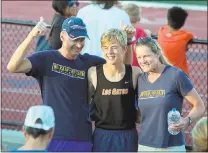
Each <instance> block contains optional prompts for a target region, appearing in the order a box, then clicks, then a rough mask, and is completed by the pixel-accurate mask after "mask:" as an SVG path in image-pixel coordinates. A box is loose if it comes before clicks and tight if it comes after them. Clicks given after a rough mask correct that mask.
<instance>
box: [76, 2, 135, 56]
mask: <svg viewBox="0 0 208 153" xmlns="http://www.w3.org/2000/svg"><path fill="white" fill-rule="evenodd" d="M117 5H118V2H117V0H112V1H104V0H96V1H92V4H89V5H87V6H85V7H83V8H81V9H80V10H79V12H78V14H77V17H80V18H81V19H83V21H84V23H85V24H86V27H87V31H88V34H89V37H90V40H86V45H85V47H84V48H83V52H82V53H89V54H91V55H97V56H99V57H103V55H102V50H101V44H100V38H101V35H102V34H103V33H104V32H105V31H107V30H109V29H112V28H118V29H121V26H120V22H121V21H123V22H124V24H126V25H130V24H131V23H130V18H129V16H128V14H127V13H126V12H125V11H124V10H122V9H121V8H119V7H118V6H117Z"/></svg>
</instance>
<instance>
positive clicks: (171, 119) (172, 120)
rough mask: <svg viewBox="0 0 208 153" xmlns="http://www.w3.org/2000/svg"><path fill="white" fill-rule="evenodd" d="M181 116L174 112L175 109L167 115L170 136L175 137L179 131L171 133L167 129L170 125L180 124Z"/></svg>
mask: <svg viewBox="0 0 208 153" xmlns="http://www.w3.org/2000/svg"><path fill="white" fill-rule="evenodd" d="M180 118H181V114H180V112H179V111H177V110H176V108H173V109H172V110H171V111H170V112H169V113H168V132H169V133H170V134H172V135H177V134H178V133H179V132H180V131H173V130H171V129H169V126H170V125H172V124H178V123H179V122H180Z"/></svg>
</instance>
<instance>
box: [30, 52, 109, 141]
mask: <svg viewBox="0 0 208 153" xmlns="http://www.w3.org/2000/svg"><path fill="white" fill-rule="evenodd" d="M28 59H29V60H30V62H31V63H32V70H31V71H30V72H28V73H27V74H26V75H28V76H32V77H34V78H36V79H37V81H38V83H39V85H40V89H41V95H42V99H43V103H44V104H45V105H49V106H51V107H52V108H53V110H54V113H55V132H54V137H53V138H54V139H65V140H69V141H70V140H73V141H89V140H91V136H92V126H91V123H90V122H88V120H87V117H88V104H87V83H88V81H87V71H88V69H89V68H90V67H91V66H96V65H99V64H103V63H105V60H104V59H102V58H100V57H97V56H92V55H89V54H84V55H79V56H78V57H77V59H75V60H68V59H66V58H65V57H63V56H62V55H61V54H60V52H59V51H57V50H54V51H44V52H38V53H35V54H33V55H31V56H30V57H28Z"/></svg>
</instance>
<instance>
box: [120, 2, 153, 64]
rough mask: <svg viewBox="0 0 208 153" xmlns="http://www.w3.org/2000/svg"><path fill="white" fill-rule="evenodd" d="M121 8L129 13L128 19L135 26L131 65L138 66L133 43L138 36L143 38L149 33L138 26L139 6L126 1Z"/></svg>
mask: <svg viewBox="0 0 208 153" xmlns="http://www.w3.org/2000/svg"><path fill="white" fill-rule="evenodd" d="M121 8H122V9H123V10H124V11H126V13H127V14H128V15H129V17H130V21H131V24H132V25H133V26H134V28H136V32H135V35H134V37H133V42H132V43H133V44H132V58H133V59H132V66H139V64H138V61H137V58H136V52H135V45H136V41H137V40H138V39H139V38H143V37H146V36H149V37H151V33H148V32H146V31H147V30H146V31H145V30H144V29H142V28H140V27H139V26H138V25H139V22H140V20H141V8H140V7H139V6H138V5H136V4H132V3H128V4H123V5H122V6H121Z"/></svg>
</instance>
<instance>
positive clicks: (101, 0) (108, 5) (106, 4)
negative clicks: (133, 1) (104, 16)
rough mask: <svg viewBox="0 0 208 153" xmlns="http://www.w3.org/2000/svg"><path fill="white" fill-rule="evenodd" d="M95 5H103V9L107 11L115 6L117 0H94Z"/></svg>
mask: <svg viewBox="0 0 208 153" xmlns="http://www.w3.org/2000/svg"><path fill="white" fill-rule="evenodd" d="M95 3H96V4H104V8H103V9H105V10H108V9H110V8H111V7H113V5H114V4H117V3H118V2H117V0H111V1H108V0H106V1H105V0H96V1H95Z"/></svg>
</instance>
